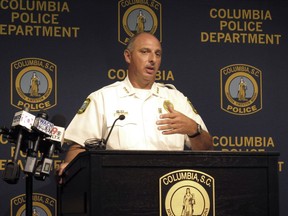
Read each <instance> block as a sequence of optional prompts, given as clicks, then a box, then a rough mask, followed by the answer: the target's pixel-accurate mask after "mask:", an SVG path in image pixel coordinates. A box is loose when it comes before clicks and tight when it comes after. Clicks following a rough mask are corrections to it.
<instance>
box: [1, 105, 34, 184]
mask: <svg viewBox="0 0 288 216" xmlns="http://www.w3.org/2000/svg"><path fill="white" fill-rule="evenodd" d="M34 120H35V116H34V115H32V114H30V113H29V112H28V109H25V110H23V111H19V112H16V113H15V115H14V117H13V121H12V125H11V130H9V131H8V132H7V130H4V131H5V132H7V133H8V138H9V140H11V141H12V142H13V143H15V144H16V148H15V152H14V156H13V160H12V161H11V162H8V163H7V164H6V167H5V170H4V172H3V180H4V181H6V182H7V183H9V184H16V183H17V182H18V180H19V177H20V168H19V165H18V164H17V160H18V155H19V153H20V148H21V145H22V142H23V141H24V137H25V136H26V135H27V133H30V132H31V127H32V125H33V122H34Z"/></svg>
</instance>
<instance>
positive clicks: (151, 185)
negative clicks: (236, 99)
mask: <svg viewBox="0 0 288 216" xmlns="http://www.w3.org/2000/svg"><path fill="white" fill-rule="evenodd" d="M277 162H278V154H277V153H228V152H191V151H184V152H155V151H147V152H146V151H144V152H142V151H141V152H135V151H92V152H85V153H81V154H80V155H78V156H77V158H75V160H74V161H73V162H71V164H69V166H68V167H67V170H66V175H67V177H66V178H65V183H64V184H63V186H62V187H61V191H60V193H59V194H60V197H59V204H60V206H59V207H60V212H61V214H60V215H63V216H64V215H93V216H96V215H97V216H98V215H99V216H100V215H101V216H110V215H111V216H112V215H113V216H115V215H117V216H122V215H123V216H124V215H125V216H127V215H129V216H130V215H137V216H138V215H139V216H140V215H141V216H144V215H145V216H154V215H155V216H158V215H161V216H166V215H169V216H170V215H171V216H172V215H175V216H182V215H183V216H184V215H185V216H186V215H189V210H187V208H186V207H185V198H184V197H185V196H186V194H185V191H186V192H187V191H190V192H191V193H190V201H189V202H190V215H191V216H192V215H203V216H204V215H207V216H216V215H217V216H229V215H231V216H250V215H251V216H252V215H253V216H255V215H256V216H258V215H259V216H277V215H279V206H278V202H279V200H278V171H277ZM191 206H192V208H193V209H192V210H193V213H192V210H191ZM184 211H186V214H185V212H184Z"/></svg>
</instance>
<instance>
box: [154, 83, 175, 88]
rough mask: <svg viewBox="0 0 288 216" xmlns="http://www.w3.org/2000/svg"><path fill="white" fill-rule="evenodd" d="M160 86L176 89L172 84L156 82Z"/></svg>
mask: <svg viewBox="0 0 288 216" xmlns="http://www.w3.org/2000/svg"><path fill="white" fill-rule="evenodd" d="M158 84H159V86H160V87H166V88H168V89H176V87H175V86H174V85H172V84H164V83H158Z"/></svg>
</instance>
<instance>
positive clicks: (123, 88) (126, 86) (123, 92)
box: [118, 76, 164, 97]
mask: <svg viewBox="0 0 288 216" xmlns="http://www.w3.org/2000/svg"><path fill="white" fill-rule="evenodd" d="M118 92H119V96H120V97H126V96H130V95H133V94H135V89H134V87H133V86H132V84H131V82H130V80H129V78H128V76H127V77H126V78H125V79H124V80H123V81H122V85H120V86H119V91H118ZM150 92H151V94H153V95H155V96H158V97H164V95H163V91H161V84H159V83H156V82H154V83H153V85H152V87H151V89H150Z"/></svg>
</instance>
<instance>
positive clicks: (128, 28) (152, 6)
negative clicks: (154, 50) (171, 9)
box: [118, 0, 162, 45]
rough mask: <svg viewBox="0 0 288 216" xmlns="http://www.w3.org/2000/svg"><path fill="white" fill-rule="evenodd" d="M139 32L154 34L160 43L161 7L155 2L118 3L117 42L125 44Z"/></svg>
mask: <svg viewBox="0 0 288 216" xmlns="http://www.w3.org/2000/svg"><path fill="white" fill-rule="evenodd" d="M140 32H149V33H151V34H154V35H155V36H156V37H157V38H159V40H160V42H161V41H162V7H161V4H160V3H159V2H157V1H155V0H139V1H127V0H120V1H119V2H118V41H119V42H120V43H122V44H125V45H126V44H127V43H128V42H129V40H130V38H131V37H132V36H133V35H135V34H137V33H140Z"/></svg>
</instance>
